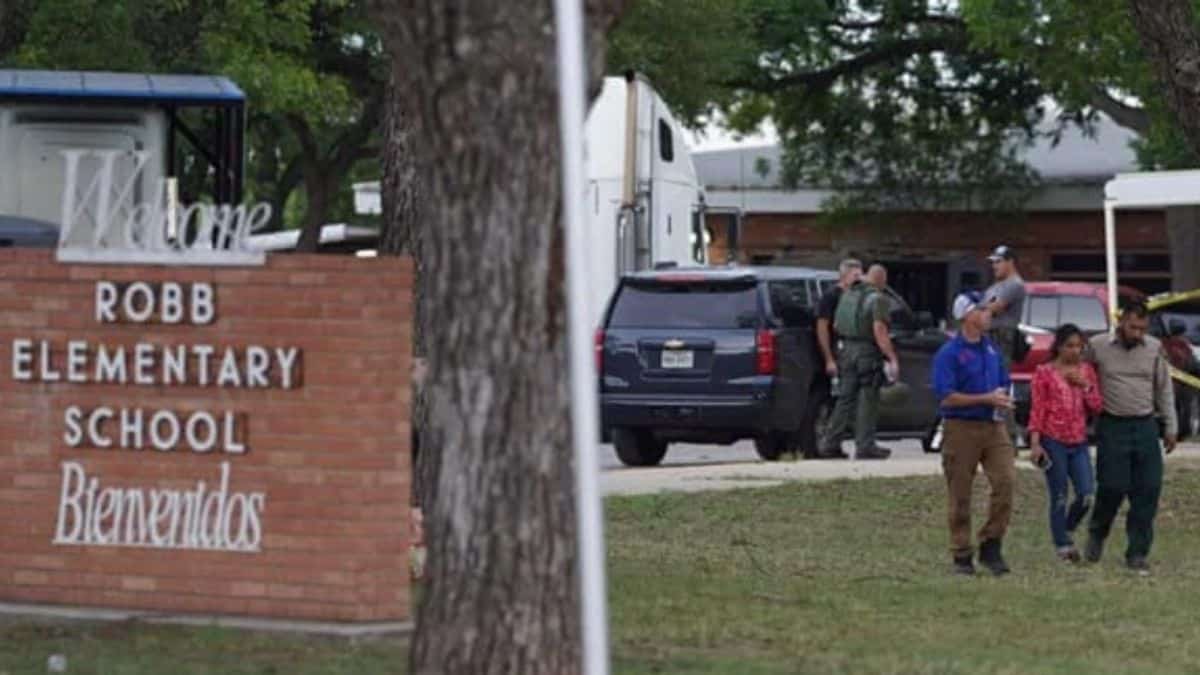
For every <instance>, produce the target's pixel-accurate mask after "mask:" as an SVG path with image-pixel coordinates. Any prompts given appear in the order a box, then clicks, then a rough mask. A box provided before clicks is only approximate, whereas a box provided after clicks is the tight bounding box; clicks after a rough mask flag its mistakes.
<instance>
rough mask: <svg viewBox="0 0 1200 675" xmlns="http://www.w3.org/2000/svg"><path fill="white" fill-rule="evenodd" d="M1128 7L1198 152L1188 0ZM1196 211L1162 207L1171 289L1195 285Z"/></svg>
mask: <svg viewBox="0 0 1200 675" xmlns="http://www.w3.org/2000/svg"><path fill="white" fill-rule="evenodd" d="M1129 9H1130V14H1131V15H1132V17H1133V23H1134V26H1135V27H1136V28H1137V32H1138V35H1139V37H1140V38H1141V42H1142V47H1143V48H1144V49H1145V50H1146V55H1147V56H1148V57H1149V59H1150V63H1151V65H1152V66H1153V68H1154V72H1155V74H1156V75H1157V77H1158V80H1159V84H1160V85H1161V86H1162V89H1163V94H1164V96H1163V98H1164V99H1165V100H1166V103H1167V109H1168V110H1170V111H1171V114H1172V115H1173V116H1174V118H1175V122H1176V123H1177V124H1178V125H1179V128H1180V129H1181V130H1182V131H1183V134H1184V137H1185V138H1187V141H1188V145H1190V146H1191V148H1192V151H1193V152H1196V153H1200V32H1198V31H1197V25H1196V14H1195V9H1194V7H1193V5H1192V0H1129ZM1196 216H1197V212H1196V210H1195V209H1170V210H1168V212H1167V241H1168V244H1169V245H1170V247H1171V285H1172V287H1173V288H1174V289H1176V290H1190V289H1193V288H1197V287H1200V272H1198V271H1197V266H1196V260H1198V259H1200V236H1198V235H1197V227H1198V223H1197V217H1196Z"/></svg>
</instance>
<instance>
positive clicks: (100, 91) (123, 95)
mask: <svg viewBox="0 0 1200 675" xmlns="http://www.w3.org/2000/svg"><path fill="white" fill-rule="evenodd" d="M3 99H8V100H12V99H73V100H92V101H111V102H115V101H128V102H135V101H137V102H142V103H179V104H183V105H188V104H190V105H195V104H200V103H215V104H236V103H242V102H244V101H245V100H246V95H245V94H244V93H243V92H242V90H241V89H239V88H238V86H237V85H236V84H234V83H233V81H232V80H230V79H229V78H227V77H220V76H212V75H151V74H146V73H105V72H85V71H73V70H0V100H3Z"/></svg>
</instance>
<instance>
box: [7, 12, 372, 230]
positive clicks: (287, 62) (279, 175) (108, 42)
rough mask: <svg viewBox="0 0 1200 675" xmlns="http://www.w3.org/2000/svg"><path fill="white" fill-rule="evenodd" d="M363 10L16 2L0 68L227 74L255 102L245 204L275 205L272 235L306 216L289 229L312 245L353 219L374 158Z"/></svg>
mask: <svg viewBox="0 0 1200 675" xmlns="http://www.w3.org/2000/svg"><path fill="white" fill-rule="evenodd" d="M362 4H363V3H361V2H358V1H357V0H200V1H197V2H179V1H178V0H41V1H40V2H36V3H34V2H20V1H18V2H16V3H13V4H12V5H6V9H5V10H4V12H6V13H8V14H10V15H11V17H12V19H13V20H12V21H8V20H5V21H3V22H0V23H2V24H3V25H5V26H6V27H7V30H6V31H0V62H5V63H7V64H9V65H14V66H20V67H29V68H47V69H88V70H91V69H95V70H116V71H137V72H192V73H219V74H223V75H227V76H229V77H230V78H232V79H233V80H234V81H235V82H237V83H238V85H239V86H240V87H242V89H243V90H245V91H246V93H247V96H248V98H249V105H248V108H249V112H250V118H249V121H248V132H249V133H248V142H249V157H248V162H249V165H248V167H247V173H246V175H247V181H248V185H247V188H248V194H249V195H250V196H251V198H253V199H257V200H265V201H269V202H271V203H272V204H273V205H274V207H275V209H276V213H277V215H278V217H279V218H280V220H279V221H277V225H282V224H284V222H283V218H284V215H285V213H287V212H289V208H288V207H289V205H290V206H291V209H290V210H291V211H295V210H296V207H297V206H299V211H300V213H298V214H295V215H294V216H293V217H292V218H291V220H292V222H291V223H290V224H292V225H299V224H304V225H307V226H309V227H308V229H309V230H313V232H312V234H313V235H314V236H313V238H312V241H313V242H314V243H315V227H316V226H319V225H320V224H323V223H324V222H327V221H328V220H329V219H330V218H332V217H334V216H337V215H348V214H347V212H348V211H349V208H350V198H349V184H348V183H349V181H347V177H348V176H351V175H353V174H354V172H355V168H356V165H357V164H358V163H359V161H360V160H363V159H368V158H369V159H376V158H377V157H378V147H377V146H378V143H377V142H376V136H377V132H378V129H379V127H380V120H381V116H382V103H383V101H382V96H383V82H384V77H385V74H386V68H387V64H386V63H385V59H384V58H383V53H382V49H381V48H380V45H379V40H378V37H377V36H376V35H375V33H374V32H373V30H372V29H371V26H370V25H369V22H368V21H367V18H366V12H365V9H364V8H363V7H362ZM0 18H5V17H3V16H0ZM6 46H7V48H6ZM197 123H200V124H202V123H203V121H202V120H199V121H197ZM377 173H378V170H377V168H375V169H374V170H371V171H369V172H368V174H367V175H371V176H372V177H374V176H375V175H377ZM301 186H303V187H304V188H305V189H304V190H303V191H300V190H298V189H297V188H299V187H301ZM306 234H309V233H308V232H306Z"/></svg>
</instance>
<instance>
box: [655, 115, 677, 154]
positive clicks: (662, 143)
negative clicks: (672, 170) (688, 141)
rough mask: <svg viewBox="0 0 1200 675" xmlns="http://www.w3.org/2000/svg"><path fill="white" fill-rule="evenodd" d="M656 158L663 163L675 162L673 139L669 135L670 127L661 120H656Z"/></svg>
mask: <svg viewBox="0 0 1200 675" xmlns="http://www.w3.org/2000/svg"><path fill="white" fill-rule="evenodd" d="M658 156H659V157H662V161H664V162H674V161H675V138H674V137H673V136H672V134H671V125H669V124H667V121H666V120H664V119H662V118H659V120H658Z"/></svg>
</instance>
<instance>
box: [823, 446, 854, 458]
mask: <svg viewBox="0 0 1200 675" xmlns="http://www.w3.org/2000/svg"><path fill="white" fill-rule="evenodd" d="M817 459H850V455H847V454H846V453H845V452H842V449H841V448H824V449H822V450H818V451H817Z"/></svg>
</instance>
